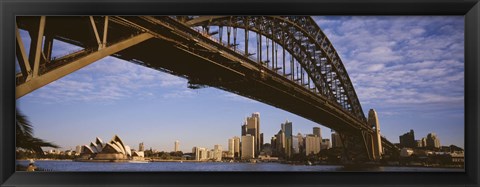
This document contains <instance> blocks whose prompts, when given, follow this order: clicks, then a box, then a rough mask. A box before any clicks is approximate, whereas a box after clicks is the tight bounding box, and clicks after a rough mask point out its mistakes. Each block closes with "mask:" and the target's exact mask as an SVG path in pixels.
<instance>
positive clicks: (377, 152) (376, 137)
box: [367, 109, 416, 160]
mask: <svg viewBox="0 0 480 187" xmlns="http://www.w3.org/2000/svg"><path fill="white" fill-rule="evenodd" d="M367 122H368V125H369V126H370V127H373V128H374V130H375V131H374V132H375V133H374V134H373V143H374V145H373V156H374V159H376V160H379V159H381V158H382V154H383V148H382V139H381V137H380V123H379V122H378V116H377V112H376V111H375V110H373V109H370V110H369V111H368V120H367ZM412 136H413V130H412ZM412 144H413V147H416V142H415V139H414V140H413V142H412ZM413 147H412V148H413Z"/></svg>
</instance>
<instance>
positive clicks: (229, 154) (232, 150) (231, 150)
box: [227, 138, 235, 158]
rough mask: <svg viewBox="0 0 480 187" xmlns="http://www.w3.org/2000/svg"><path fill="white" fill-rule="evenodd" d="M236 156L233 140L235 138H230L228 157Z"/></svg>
mask: <svg viewBox="0 0 480 187" xmlns="http://www.w3.org/2000/svg"><path fill="white" fill-rule="evenodd" d="M234 154H235V141H234V140H233V138H229V139H228V153H227V157H229V158H233V157H234Z"/></svg>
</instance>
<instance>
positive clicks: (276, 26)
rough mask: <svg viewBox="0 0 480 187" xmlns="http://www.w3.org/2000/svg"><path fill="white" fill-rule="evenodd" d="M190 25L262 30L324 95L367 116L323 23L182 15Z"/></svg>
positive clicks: (295, 18)
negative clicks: (319, 24)
mask: <svg viewBox="0 0 480 187" xmlns="http://www.w3.org/2000/svg"><path fill="white" fill-rule="evenodd" d="M182 21H185V23H186V24H187V25H190V26H192V27H195V26H204V27H209V26H219V27H223V26H227V27H233V28H241V29H244V30H247V31H253V32H256V33H259V34H261V35H263V36H265V37H267V38H269V39H271V40H273V41H275V42H276V43H277V44H279V45H281V46H282V47H283V48H285V49H286V50H287V51H288V52H289V53H290V54H291V55H292V56H293V57H294V58H295V59H296V60H297V62H298V63H299V64H300V65H301V67H302V69H303V70H305V72H307V74H308V77H309V78H310V79H311V80H312V82H313V83H314V85H315V87H316V89H317V90H318V91H319V93H317V94H320V95H322V96H323V97H326V98H328V100H330V101H332V102H334V103H337V104H338V107H339V108H341V109H343V110H347V111H348V113H349V114H350V115H352V116H354V117H355V118H356V119H358V120H360V121H362V122H363V123H366V118H365V115H364V113H363V110H362V107H361V105H360V102H359V100H358V97H357V94H356V92H355V90H354V88H353V85H352V83H351V81H350V78H349V76H348V73H347V71H346V69H345V67H344V66H343V63H342V61H341V59H340V57H339V55H338V53H337V52H336V50H335V48H334V47H333V46H332V44H331V42H330V41H329V40H328V38H327V36H326V35H325V34H324V33H323V31H322V30H321V29H320V27H319V26H318V25H317V24H316V23H315V21H314V20H313V19H312V18H311V17H305V16H199V17H189V18H187V19H185V17H182Z"/></svg>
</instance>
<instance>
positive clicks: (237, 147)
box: [233, 136, 240, 158]
mask: <svg viewBox="0 0 480 187" xmlns="http://www.w3.org/2000/svg"><path fill="white" fill-rule="evenodd" d="M233 145H234V147H233V157H235V158H238V157H240V138H239V137H237V136H234V137H233Z"/></svg>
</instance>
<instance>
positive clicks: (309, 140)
mask: <svg viewBox="0 0 480 187" xmlns="http://www.w3.org/2000/svg"><path fill="white" fill-rule="evenodd" d="M318 139H319V137H318V136H317V135H313V134H309V135H307V137H305V155H307V156H308V155H310V154H317V153H319V152H320V144H319V143H318V142H320V141H319V140H318Z"/></svg>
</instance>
